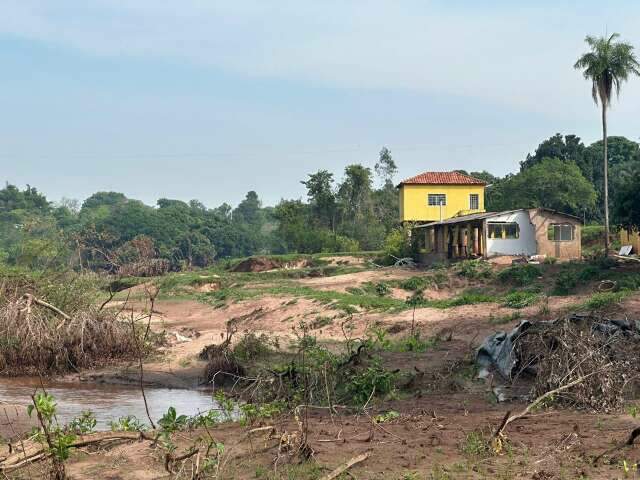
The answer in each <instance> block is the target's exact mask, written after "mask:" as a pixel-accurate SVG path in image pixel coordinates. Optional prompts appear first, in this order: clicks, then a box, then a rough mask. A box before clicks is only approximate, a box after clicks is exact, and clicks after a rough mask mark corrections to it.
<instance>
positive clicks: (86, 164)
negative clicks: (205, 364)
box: [0, 0, 640, 207]
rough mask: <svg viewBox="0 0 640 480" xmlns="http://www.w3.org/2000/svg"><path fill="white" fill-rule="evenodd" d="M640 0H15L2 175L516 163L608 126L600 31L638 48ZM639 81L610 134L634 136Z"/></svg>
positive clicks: (200, 178)
mask: <svg viewBox="0 0 640 480" xmlns="http://www.w3.org/2000/svg"><path fill="white" fill-rule="evenodd" d="M638 24H640V4H638V2H630V1H627V2H622V1H615V0H614V1H610V2H595V1H591V0H583V1H580V2H578V1H574V2H569V1H548V0H538V1H536V2H533V1H518V2H513V1H509V2H508V1H504V0H495V1H490V0H488V1H483V2H478V1H471V0H449V1H444V0H443V1H429V0H422V1H410V0H398V1H391V0H387V1H379V0H368V1H364V0H363V1H355V0H354V1H349V0H323V1H317V0H315V1H307V0H291V1H288V0H278V1H276V0H271V1H268V0H253V1H249V0H233V1H228V0H227V1H224V2H223V1H216V0H181V1H179V2H178V1H172V2H170V1H166V0H165V1H163V0H120V1H117V0H92V1H90V2H87V1H81V0H56V1H55V2H54V1H51V0H40V1H38V0H2V15H0V65H1V75H0V112H1V114H0V181H1V182H9V183H13V184H16V185H19V186H21V187H23V186H25V185H26V184H30V185H31V186H35V187H36V188H38V189H39V190H41V191H42V192H44V193H45V194H46V195H47V197H49V198H50V199H51V200H55V201H58V200H60V199H62V198H72V199H78V200H80V201H81V200H83V199H84V198H86V197H87V196H89V195H91V194H92V193H93V192H95V191H109V190H113V191H120V192H123V193H125V194H126V195H127V196H128V197H130V198H137V199H140V200H143V201H145V202H146V203H148V204H151V205H153V204H155V201H156V200H157V199H158V198H174V199H182V200H190V199H194V198H195V199H199V200H200V201H202V202H203V203H204V204H205V205H207V206H209V207H214V206H217V205H219V204H221V203H223V202H227V203H230V204H236V203H237V202H239V201H240V200H241V199H242V198H243V197H244V195H245V194H246V192H247V191H249V190H255V191H257V192H258V194H259V195H260V197H261V198H262V200H263V202H264V204H265V205H274V204H276V203H277V202H278V201H279V200H280V199H282V198H304V196H305V190H304V186H303V185H302V184H301V183H300V181H301V180H304V179H305V178H306V176H307V174H309V173H312V172H315V171H317V170H319V169H326V170H329V171H331V172H333V173H334V174H335V176H336V179H337V180H340V179H341V177H342V172H343V171H344V167H345V166H346V165H348V164H351V163H362V164H364V165H366V166H370V167H373V165H374V164H375V162H376V159H377V156H378V152H379V151H380V149H381V148H382V147H383V146H386V147H388V148H389V149H390V150H391V152H392V155H393V158H394V159H395V161H396V163H397V164H398V167H399V172H398V176H397V179H398V180H400V179H402V178H405V177H409V176H413V175H415V174H417V173H420V172H422V171H429V170H453V169H465V170H468V171H474V170H488V171H490V172H491V173H494V174H497V175H504V174H506V173H508V172H515V171H517V169H518V166H519V162H520V161H521V160H523V159H524V158H525V157H526V154H527V153H528V152H532V151H534V150H535V148H536V146H537V145H538V144H539V143H540V142H541V141H542V140H543V139H545V138H547V137H549V136H551V135H553V134H554V133H556V132H561V133H563V134H568V133H575V134H577V135H579V136H581V137H582V139H583V140H584V141H585V142H586V143H591V142H593V141H595V140H598V138H599V137H600V135H601V133H600V128H601V127H600V117H599V112H598V109H597V107H596V106H595V105H594V104H593V102H592V100H591V96H590V84H589V83H588V82H587V81H586V80H584V78H583V77H582V75H581V73H580V72H578V71H576V70H574V69H573V63H574V62H575V60H576V59H577V58H578V56H579V55H580V54H581V53H583V52H584V51H585V50H586V46H585V44H584V37H585V35H586V34H593V35H604V34H605V33H611V32H619V33H620V34H621V35H622V38H623V39H624V40H625V41H629V42H631V43H632V44H634V45H636V46H638V47H639V48H640V30H638V28H637V25H638ZM639 104H640V80H637V79H633V80H631V81H630V82H629V83H628V84H626V85H625V86H624V88H623V92H622V95H621V97H620V101H619V102H616V103H615V104H614V105H613V108H612V110H611V113H610V115H609V133H610V135H624V136H627V137H628V138H630V139H632V140H636V141H638V140H640V115H638V105H639Z"/></svg>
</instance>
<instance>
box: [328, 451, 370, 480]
mask: <svg viewBox="0 0 640 480" xmlns="http://www.w3.org/2000/svg"><path fill="white" fill-rule="evenodd" d="M370 455H371V452H366V453H363V454H361V455H358V456H357V457H353V458H352V459H351V460H349V461H348V462H346V463H344V464H342V465H340V466H339V467H338V468H336V469H335V470H334V471H332V472H331V473H329V474H327V475H325V476H324V477H322V479H321V480H333V479H334V478H337V477H339V476H340V475H342V474H343V473H344V472H346V471H347V470H349V469H350V468H351V467H353V466H354V465H357V464H358V463H362V462H364V461H365V460H366V459H367V458H369V456H370Z"/></svg>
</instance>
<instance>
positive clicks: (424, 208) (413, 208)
mask: <svg viewBox="0 0 640 480" xmlns="http://www.w3.org/2000/svg"><path fill="white" fill-rule="evenodd" d="M485 186H486V183H485V182H483V181H482V180H479V179H477V178H473V177H470V176H469V175H465V174H463V173H460V172H424V173H421V174H420V175H416V176H415V177H411V178H407V179H406V180H403V181H402V182H400V184H399V185H398V188H399V190H400V221H401V222H435V221H440V220H445V219H447V218H451V217H455V216H457V215H467V214H470V213H479V212H484V211H485V210H484V188H485Z"/></svg>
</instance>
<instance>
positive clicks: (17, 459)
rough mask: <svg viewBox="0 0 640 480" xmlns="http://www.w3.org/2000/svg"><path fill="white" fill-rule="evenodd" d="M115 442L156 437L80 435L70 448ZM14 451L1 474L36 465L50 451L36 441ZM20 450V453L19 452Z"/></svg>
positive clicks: (140, 434)
mask: <svg viewBox="0 0 640 480" xmlns="http://www.w3.org/2000/svg"><path fill="white" fill-rule="evenodd" d="M113 440H148V441H153V440H154V437H153V436H151V435H149V433H147V432H98V433H92V434H88V435H79V436H78V437H76V440H75V441H74V442H73V443H72V444H71V445H70V446H71V447H74V448H81V447H87V446H90V445H96V444H98V443H101V442H109V441H113ZM13 450H15V451H16V453H14V454H12V455H9V456H8V457H7V458H5V459H4V460H2V461H0V472H9V471H12V470H16V469H18V468H20V467H23V466H25V465H27V464H29V463H34V462H36V461H38V460H41V459H43V458H46V457H47V456H48V455H49V454H48V451H47V450H48V449H46V448H45V447H44V446H43V445H42V444H41V443H38V442H35V441H31V442H25V443H24V445H23V446H22V447H20V448H19V447H18V445H14V446H13ZM18 450H20V451H19V452H18Z"/></svg>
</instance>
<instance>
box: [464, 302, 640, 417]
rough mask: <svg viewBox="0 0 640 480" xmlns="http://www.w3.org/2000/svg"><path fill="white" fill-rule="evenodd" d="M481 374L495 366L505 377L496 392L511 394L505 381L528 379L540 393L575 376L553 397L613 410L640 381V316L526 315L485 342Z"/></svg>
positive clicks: (533, 393)
mask: <svg viewBox="0 0 640 480" xmlns="http://www.w3.org/2000/svg"><path fill="white" fill-rule="evenodd" d="M476 362H477V364H478V365H479V366H480V376H481V377H488V376H489V375H490V373H491V372H492V371H493V372H496V373H497V374H499V377H501V378H502V380H503V381H504V383H503V384H502V385H498V387H497V388H496V389H494V392H495V393H496V395H497V397H498V399H499V400H506V399H508V396H507V395H506V394H505V389H506V387H513V386H514V385H516V384H523V385H526V386H527V388H528V389H529V394H530V395H531V396H532V397H538V396H540V395H543V394H544V393H546V392H549V391H551V390H555V389H557V388H559V387H562V386H563V385H567V384H569V383H571V382H577V383H576V384H575V385H574V386H573V387H571V388H569V389H566V390H563V391H562V393H561V394H558V395H557V396H556V397H555V398H554V399H553V401H554V402H556V403H561V404H564V405H568V406H572V407H575V408H584V409H588V410H592V411H598V412H609V411H612V410H615V409H617V408H619V407H620V406H621V405H622V402H623V400H624V394H625V392H627V391H629V390H630V389H632V388H634V387H636V385H634V383H635V382H637V376H638V375H637V372H638V371H640V322H636V321H630V320H626V319H624V320H611V319H607V318H602V317H597V316H593V315H575V314H574V315H571V316H568V317H566V318H562V319H558V320H555V321H551V322H536V323H532V322H529V321H527V320H523V321H522V322H520V324H519V325H518V326H517V327H516V328H514V329H513V330H512V331H511V332H509V333H505V332H498V333H496V334H494V335H491V336H490V337H488V338H487V339H485V341H484V342H483V344H482V345H481V346H480V348H479V350H478V353H477V357H476Z"/></svg>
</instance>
